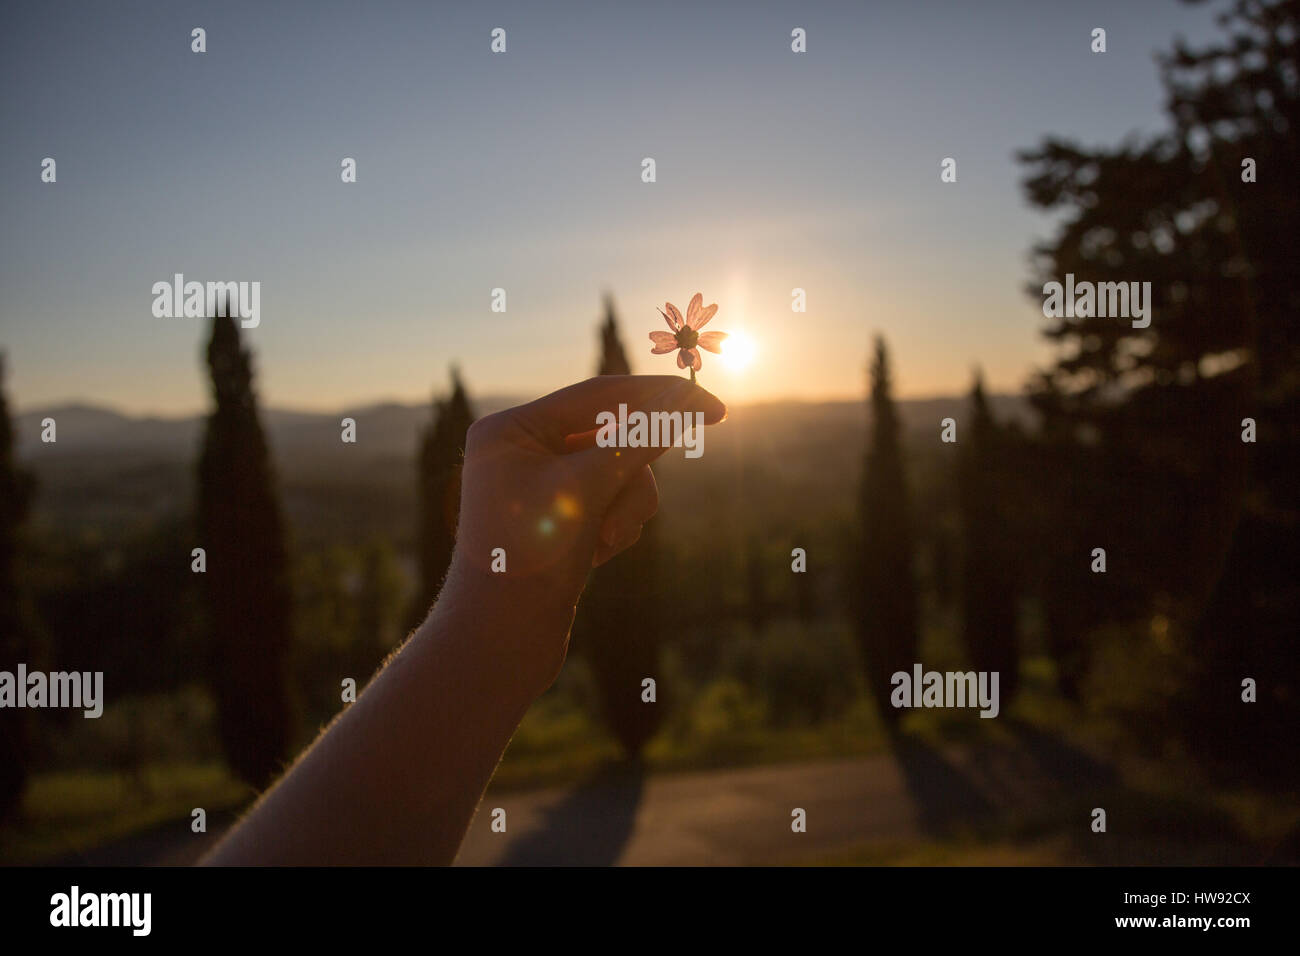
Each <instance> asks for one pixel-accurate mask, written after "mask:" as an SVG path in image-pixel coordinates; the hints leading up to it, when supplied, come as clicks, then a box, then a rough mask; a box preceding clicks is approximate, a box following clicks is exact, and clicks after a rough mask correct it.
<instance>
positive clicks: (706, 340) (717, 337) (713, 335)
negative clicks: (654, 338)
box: [660, 332, 727, 352]
mask: <svg viewBox="0 0 1300 956" xmlns="http://www.w3.org/2000/svg"><path fill="white" fill-rule="evenodd" d="M660 334H662V335H667V334H668V333H667V332H663V333H660ZM726 337H727V333H726V332H701V333H700V341H699V346H700V348H702V349H708V350H709V351H710V352H721V351H722V340H723V339H725V338H726Z"/></svg>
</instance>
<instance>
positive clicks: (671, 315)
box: [660, 302, 685, 332]
mask: <svg viewBox="0 0 1300 956" xmlns="http://www.w3.org/2000/svg"><path fill="white" fill-rule="evenodd" d="M664 305H666V306H668V314H667V315H665V316H664V320H665V321H666V322H667V323H668V328H670V329H672V330H673V331H674V332H676V331H677V330H678V329H680V328H681V327H682V326H683V325H684V324H685V323H684V322H683V321H682V314H681V313H680V312H678V311H677V306H675V305H673V304H672V303H671V302H665V303H664ZM662 311H663V310H662V309H660V312H662Z"/></svg>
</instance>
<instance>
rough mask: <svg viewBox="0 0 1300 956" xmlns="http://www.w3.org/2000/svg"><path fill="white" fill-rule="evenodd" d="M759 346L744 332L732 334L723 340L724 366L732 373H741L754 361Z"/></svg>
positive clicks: (722, 355) (722, 354)
mask: <svg viewBox="0 0 1300 956" xmlns="http://www.w3.org/2000/svg"><path fill="white" fill-rule="evenodd" d="M757 352H758V346H757V345H755V344H754V340H753V339H751V338H750V337H749V336H748V335H746V334H745V333H744V332H732V333H731V334H730V335H728V336H727V337H726V339H725V340H723V343H722V353H721V360H722V364H723V365H725V366H726V367H727V368H729V369H731V370H732V371H740V370H741V369H743V368H744V367H745V366H746V365H748V364H749V363H750V362H752V361H753V360H754V356H755V355H756V354H757Z"/></svg>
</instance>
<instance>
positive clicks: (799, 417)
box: [15, 395, 1033, 460]
mask: <svg viewBox="0 0 1300 956" xmlns="http://www.w3.org/2000/svg"><path fill="white" fill-rule="evenodd" d="M522 400H523V399H520V398H518V397H512V396H487V397H485V398H482V399H477V400H475V402H474V407H475V410H476V411H477V412H478V413H479V414H480V415H484V414H490V413H492V412H494V411H498V410H500V409H502V408H509V407H510V406H512V405H516V404H518V403H519V402H520V401H522ZM989 402H990V405H991V407H992V409H993V413H994V415H995V416H996V417H997V418H999V419H1001V420H1016V421H1019V422H1021V423H1022V424H1028V423H1029V422H1030V421H1031V420H1032V415H1033V413H1032V410H1031V409H1030V407H1029V405H1028V403H1027V402H1026V401H1025V400H1024V398H1022V397H1020V396H1018V395H990V396H989ZM966 404H967V399H966V397H965V396H954V397H940V398H926V399H912V400H907V401H901V402H899V403H898V408H899V414H900V416H901V418H902V420H903V425H904V427H905V428H906V429H908V430H909V431H923V430H926V429H932V430H934V432H935V434H937V433H938V429H939V422H940V421H941V420H942V419H944V418H948V417H951V418H955V419H957V420H958V421H959V422H960V421H961V417H962V415H963V414H964V413H965V410H966ZM429 415H430V406H429V405H428V404H420V405H403V404H400V403H396V402H387V403H383V404H378V405H371V406H366V407H362V408H356V409H343V410H340V411H338V412H335V413H324V412H302V411H293V410H288V409H277V408H271V409H266V410H264V411H263V413H262V421H263V423H264V424H265V426H266V429H267V433H268V435H269V436H270V442H271V445H272V448H273V449H274V450H275V452H276V455H277V457H280V458H282V459H284V458H293V457H297V456H298V455H300V454H304V453H309V452H310V451H311V450H313V449H320V448H322V447H324V446H325V445H326V444H327V443H332V444H338V442H339V434H340V432H341V427H342V426H341V422H342V419H343V418H345V417H347V418H352V419H355V421H356V423H357V439H358V441H357V451H361V452H363V453H365V455H366V457H370V456H380V457H398V458H409V457H410V456H412V455H413V454H414V451H415V442H416V440H417V436H418V435H419V434H420V431H421V430H422V429H423V428H424V427H425V425H426V424H427V422H428V420H429ZM735 415H743V417H744V419H745V420H746V422H747V425H748V429H747V430H749V431H750V432H751V434H754V433H756V432H761V430H762V429H763V428H764V426H767V427H768V428H770V430H771V432H772V433H773V435H772V437H775V436H776V435H777V434H788V433H791V432H793V433H798V432H799V431H802V430H804V429H806V428H813V429H821V428H826V427H831V428H835V427H842V426H848V427H850V428H858V427H861V426H862V425H864V424H865V422H866V404H865V402H863V401H840V402H794V401H784V402H761V403H756V404H753V405H748V406H743V407H741V408H737V409H735V410H734V411H733V416H735ZM45 418H53V419H54V420H55V422H56V423H57V426H56V427H57V436H58V441H57V442H55V443H54V444H42V442H41V438H40V436H41V421H42V420H43V419H45ZM203 422H204V417H203V416H199V415H193V416H189V417H185V418H158V417H153V416H144V417H136V416H131V415H124V414H122V413H120V412H116V411H113V410H112V409H109V408H103V407H99V406H94V405H88V404H83V403H74V404H68V405H60V406H55V407H52V408H42V409H33V410H29V411H25V412H22V413H20V414H19V415H17V416H16V422H15V424H16V426H17V450H18V455H19V457H20V458H22V459H24V460H31V459H33V458H37V457H39V458H42V459H48V458H50V457H53V456H56V455H57V456H64V455H71V454H76V453H80V454H84V453H87V452H90V453H96V454H103V453H109V454H112V453H122V454H123V455H126V456H129V457H132V458H138V457H141V456H147V457H150V458H155V459H158V460H170V459H188V458H191V457H193V456H194V455H195V454H197V450H198V443H199V439H200V436H201V435H202V430H203Z"/></svg>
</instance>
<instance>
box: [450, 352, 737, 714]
mask: <svg viewBox="0 0 1300 956" xmlns="http://www.w3.org/2000/svg"><path fill="white" fill-rule="evenodd" d="M620 404H626V405H627V407H628V412H629V413H631V412H633V411H636V410H641V411H645V412H653V411H667V412H674V411H676V412H687V413H694V412H702V413H703V415H704V421H705V423H706V424H710V425H711V424H715V423H717V422H720V421H722V420H723V419H724V418H725V417H726V414H727V410H726V406H724V405H723V404H722V402H720V401H719V400H718V399H717V398H716V397H714V396H713V395H711V394H710V393H709V392H707V391H705V390H704V389H702V388H700V387H699V386H698V385H695V384H693V383H691V382H690V381H688V380H686V379H682V378H678V377H677V376H673V375H602V376H597V377H596V378H591V379H588V380H587V381H585V382H579V383H578V384H576V385H571V386H569V387H568V388H564V389H561V390H559V391H557V392H553V393H551V394H550V395H547V396H545V397H543V398H539V399H538V400H537V401H534V402H530V403H528V404H527V405H520V406H517V407H515V408H511V409H507V410H506V411H502V412H498V413H496V414H494V415H488V416H486V417H485V418H481V419H479V420H478V421H476V422H475V423H474V425H473V426H472V427H471V428H470V430H469V436H468V439H467V441H466V447H465V465H464V470H463V472H462V478H461V503H460V520H459V526H458V530H457V540H456V550H455V554H454V556H453V558H452V567H451V571H450V572H449V574H448V578H447V583H446V585H445V586H444V597H449V596H450V595H449V594H448V592H449V591H452V592H462V591H464V590H469V591H470V592H472V593H473V594H474V599H473V600H474V603H475V604H477V605H479V606H483V605H485V604H493V605H500V604H502V603H505V604H507V605H511V606H512V610H513V612H514V614H515V616H516V619H517V620H518V619H520V618H521V617H524V616H527V615H530V614H531V615H533V616H534V617H535V618H536V619H537V620H538V621H539V622H541V623H542V624H543V626H542V627H539V628H535V629H534V628H529V631H530V634H535V633H538V632H540V633H541V634H543V635H546V636H545V637H543V638H541V639H540V641H541V643H542V645H543V646H542V647H534V648H531V649H532V650H535V651H537V652H538V653H537V658H538V663H537V666H538V668H539V671H540V672H541V676H539V678H538V679H539V680H541V681H542V682H543V683H542V689H543V690H544V689H545V687H546V686H549V685H550V683H551V682H552V681H553V680H554V678H555V675H556V674H557V673H558V672H559V667H560V665H561V664H562V663H563V661H564V654H565V651H566V648H567V644H568V632H569V627H570V625H571V624H572V622H573V612H574V608H575V606H576V604H577V601H578V597H579V596H580V595H581V593H582V589H583V586H584V585H585V583H586V579H587V575H588V573H589V572H590V570H591V568H592V567H593V566H594V565H599V564H602V563H604V562H605V561H608V560H609V559H610V558H612V557H613V556H614V555H616V554H618V553H619V552H620V551H623V550H624V549H626V548H628V547H630V546H631V545H632V544H633V543H635V542H636V540H637V538H639V537H640V535H641V527H642V525H643V524H644V523H645V522H646V521H648V520H649V519H650V518H651V516H653V515H654V513H655V511H656V510H657V509H658V506H659V494H658V489H657V488H656V486H655V479H654V474H653V473H652V472H651V470H650V462H652V461H653V460H654V459H656V458H658V457H659V456H660V455H661V454H663V453H664V451H665V450H666V449H665V448H600V447H597V446H596V444H595V433H596V416H597V414H598V413H600V412H602V411H608V412H614V413H615V414H617V411H618V407H619V405H620ZM498 548H499V549H502V551H504V562H505V571H504V572H498V571H494V570H493V561H494V551H495V549H498ZM497 555H498V557H497V561H498V567H499V566H500V564H499V562H500V560H501V556H500V552H497ZM461 599H462V598H461V597H457V600H458V601H459V600H461ZM531 639H532V640H534V641H536V640H538V638H535V637H532V638H531ZM521 650H523V648H521ZM528 656H530V657H531V656H532V655H528Z"/></svg>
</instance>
